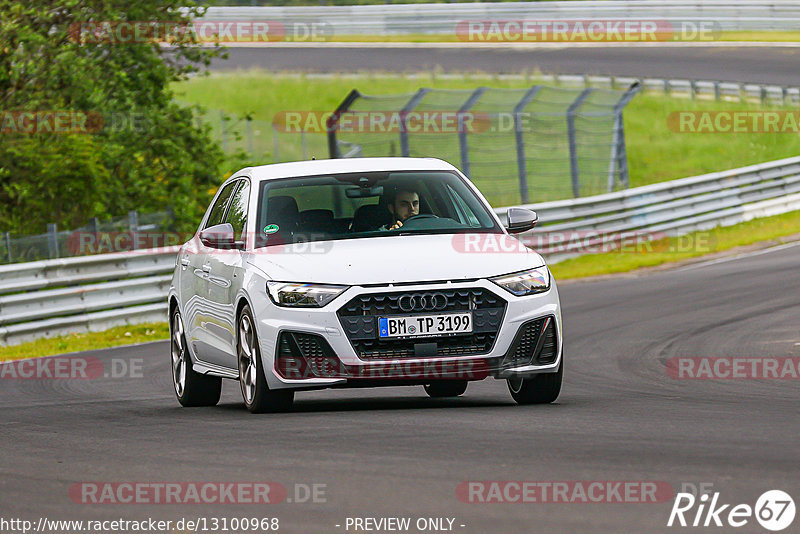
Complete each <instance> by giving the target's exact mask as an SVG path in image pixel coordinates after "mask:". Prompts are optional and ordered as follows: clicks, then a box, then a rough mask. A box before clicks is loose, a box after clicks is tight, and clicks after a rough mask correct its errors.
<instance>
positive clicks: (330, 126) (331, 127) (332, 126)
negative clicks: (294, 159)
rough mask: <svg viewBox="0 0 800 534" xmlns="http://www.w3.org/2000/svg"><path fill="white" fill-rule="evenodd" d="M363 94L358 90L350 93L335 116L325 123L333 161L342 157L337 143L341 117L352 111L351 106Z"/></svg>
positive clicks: (329, 152) (329, 153)
mask: <svg viewBox="0 0 800 534" xmlns="http://www.w3.org/2000/svg"><path fill="white" fill-rule="evenodd" d="M360 96H361V93H359V92H358V90H357V89H353V90H352V91H350V92H349V93H348V94H347V96H346V97H344V100H343V101H342V103H341V104H339V107H338V108H336V111H334V112H333V115H331V116H330V117H328V120H327V121H325V129H326V130H327V132H328V155H329V156H330V158H331V159H336V158H339V157H341V154H340V153H339V143H338V142H337V141H336V130H338V129H339V116H340V115H341V114H342V113H344V112H346V111H347V110H348V109H350V106H352V105H353V102H355V101H356V100H357V99H358V98H359V97H360Z"/></svg>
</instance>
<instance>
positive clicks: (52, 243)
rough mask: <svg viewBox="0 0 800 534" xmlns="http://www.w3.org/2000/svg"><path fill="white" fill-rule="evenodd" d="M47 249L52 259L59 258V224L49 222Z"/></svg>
mask: <svg viewBox="0 0 800 534" xmlns="http://www.w3.org/2000/svg"><path fill="white" fill-rule="evenodd" d="M47 250H48V254H49V256H50V259H51V260H52V259H53V258H58V257H59V256H58V225H57V224H56V223H47Z"/></svg>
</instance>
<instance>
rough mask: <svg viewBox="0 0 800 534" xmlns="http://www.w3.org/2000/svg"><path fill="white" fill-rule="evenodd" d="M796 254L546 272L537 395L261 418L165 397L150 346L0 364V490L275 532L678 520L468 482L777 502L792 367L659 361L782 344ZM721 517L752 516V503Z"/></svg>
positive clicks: (488, 395) (469, 529) (32, 501)
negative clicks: (559, 338)
mask: <svg viewBox="0 0 800 534" xmlns="http://www.w3.org/2000/svg"><path fill="white" fill-rule="evenodd" d="M798 264H800V246H790V247H783V248H780V249H777V250H770V251H768V252H766V253H759V254H756V255H750V256H745V257H740V258H734V259H728V260H725V261H722V262H717V263H713V264H701V265H698V266H693V267H690V268H683V269H680V270H672V271H662V272H657V273H651V274H647V275H641V276H637V277H634V276H628V277H617V278H613V279H606V280H596V281H591V282H580V283H573V284H564V285H562V287H561V298H562V303H563V308H564V322H565V340H566V362H567V364H566V365H567V366H566V374H565V386H564V389H563V390H562V395H561V397H560V399H559V401H558V402H557V403H556V404H554V405H549V406H533V407H520V406H516V405H515V404H514V403H513V402H512V400H511V397H510V396H509V394H508V392H507V391H506V386H505V383H503V382H499V381H495V380H491V379H489V380H485V381H483V382H478V383H473V384H472V385H470V387H469V389H468V390H467V393H466V395H465V396H464V397H462V398H458V399H451V400H434V399H428V398H427V397H426V396H425V394H424V392H423V390H422V388H421V387H415V388H405V389H402V388H391V389H366V390H340V391H322V392H310V393H299V394H297V396H296V404H295V410H294V412H292V413H286V414H272V415H262V416H255V415H251V414H249V413H248V412H247V411H246V410H245V409H244V406H243V404H242V401H241V397H240V393H239V391H238V385H237V384H236V383H235V382H226V383H225V387H224V392H223V399H222V401H221V403H220V405H219V406H218V407H215V408H199V409H182V408H180V407H179V405H178V403H177V401H176V400H175V398H174V394H173V392H172V385H171V382H170V365H169V356H168V351H167V349H168V346H167V343H166V342H159V343H154V344H148V345H140V346H136V347H127V348H118V349H112V350H106V351H99V352H94V353H91V354H89V355H90V356H95V357H97V358H100V359H101V360H103V362H104V363H105V364H106V369H108V368H109V367H110V366H109V365H108V364H109V363H110V362H111V360H112V359H118V360H119V359H122V360H125V361H128V362H131V361H136V360H137V359H141V360H142V362H141V363H142V372H141V374H140V375H141V376H139V377H136V376H134V377H130V376H129V377H127V378H118V379H113V378H99V379H96V380H14V379H4V380H0V413H2V417H1V418H0V435H2V443H3V444H4V447H3V449H4V450H3V454H2V461H0V466H1V467H0V472H1V473H2V476H1V477H0V488H2V489H1V490H0V492H1V493H2V496H3V501H4V502H6V503H7V505H8V503H13V504H12V506H13V509H14V512H15V514H16V515H18V516H19V517H22V518H27V519H32V520H34V521H35V520H36V518H39V517H42V516H44V517H47V518H50V519H81V518H83V519H101V520H102V519H116V518H120V517H122V518H126V519H137V520H141V519H146V518H147V517H153V518H158V519H179V518H181V517H189V518H195V517H197V516H201V517H214V516H216V517H228V518H230V517H278V518H279V519H280V527H281V528H280V531H281V532H292V533H316V532H319V533H335V532H346V530H345V529H344V525H345V523H344V522H345V520H346V518H347V517H365V516H368V517H382V516H407V517H411V518H414V519H415V518H418V517H450V518H455V522H454V531H456V532H464V533H470V534H471V533H489V532H492V533H501V534H512V533H521V532H558V533H572V532H603V533H605V532H608V533H620V532H648V533H649V532H666V531H669V532H681V531H684V530H686V529H680V528H675V527H673V528H671V529H669V528H667V527H666V522H667V519H668V516H669V512H670V509H671V506H672V501H671V500H669V501H666V502H661V503H656V504H639V503H636V504H630V503H622V504H620V503H615V504H604V503H601V504H586V503H557V504H540V503H524V504H520V503H517V504H469V503H464V502H461V501H460V500H459V499H458V498H457V496H456V488H457V486H458V485H459V483H461V482H462V481H470V480H484V481H500V480H526V481H569V480H580V481H592V480H600V481H641V480H647V481H665V482H668V483H669V484H670V485H671V486H672V487H673V488H674V489H675V491H679V490H680V488H681V484H683V483H693V484H699V483H712V484H713V491H719V492H720V494H721V495H720V500H721V502H724V503H732V504H738V503H748V504H750V505H751V506H752V505H754V504H755V501H756V498H757V497H758V496H759V495H760V494H761V493H762V492H764V491H766V490H770V489H774V488H778V489H783V490H785V491H787V492H788V493H789V494H790V495H793V496H794V498H795V499H797V497H798V496H799V495H800V492H798V489H800V488H799V487H798V476H797V475H798V467H797V466H798V464H797V454H798V451H799V450H800V433H798V431H797V422H798V416H799V415H800V409H798V392H800V382H798V381H797V380H678V379H674V378H671V377H670V376H668V374H667V371H666V367H665V364H666V361H667V360H668V359H669V358H672V357H677V356H746V357H756V358H759V357H768V356H769V357H783V356H795V357H797V356H800V319H798V317H799V316H800V315H799V314H798V310H799V309H800V296H799V295H798V291H797V288H798V287H800V269H799V268H798ZM85 481H111V482H126V481H127V482H154V481H162V482H163V481H167V482H176V481H275V482H279V483H281V484H283V485H284V486H286V487H287V488H289V491H290V493H289V497H290V498H292V493H293V489H292V488H294V484H308V485H310V484H315V483H316V484H325V485H326V488H325V490H326V494H325V500H326V502H318V503H316V504H309V503H295V502H292V503H281V504H274V505H259V506H255V505H243V504H237V505H230V504H228V505H195V504H189V505H169V504H162V505H149V504H138V505H124V504H78V503H75V502H73V501H72V500H71V499H70V496H69V493H68V492H69V489H70V487H71V486H72V485H73V484H75V483H79V482H85ZM796 524H797V520H795V525H794V526H795V528H796ZM336 525H341V526H340V527H338V528H337V527H336ZM460 525H464V527H461V526H460ZM705 530H708V529H705ZM731 530H732V529H730V528H711V531H715V532H730V531H731ZM352 531H353V530H350V532H352ZM692 531H697V529H692ZM737 531H738V532H765V530H764V529H762V528H760V527H759V526H758V524H756V523H755V521H754V520H753V519H751V520H750V522H749V523H748V524H747V525H746V526H745V527H743V528H740V529H737ZM790 531H796V530H792V529H789V530H787V531H786V532H790ZM411 532H416V531H415V530H411Z"/></svg>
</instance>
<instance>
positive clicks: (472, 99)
mask: <svg viewBox="0 0 800 534" xmlns="http://www.w3.org/2000/svg"><path fill="white" fill-rule="evenodd" d="M486 89H487V88H486V87H478V88H477V89H475V90H474V91H473V92H472V94H471V95H469V98H467V101H466V102H464V104H463V105H462V106H461V107H460V108H459V110H458V148H459V151H460V152H461V172H463V173H464V174H465V175H466V176H467V177H469V176H470V173H469V146H468V145H467V131H466V127H465V125H464V114H466V113H467V112H468V111H469V110H470V109H471V108H472V106H474V105H475V104H476V103H477V102H478V100H480V98H481V96H482V95H483V93H485V92H486Z"/></svg>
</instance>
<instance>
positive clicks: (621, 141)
mask: <svg viewBox="0 0 800 534" xmlns="http://www.w3.org/2000/svg"><path fill="white" fill-rule="evenodd" d="M640 88H641V85H640V84H639V82H633V83H632V84H631V85H630V87H628V89H627V90H626V91H625V93H623V95H622V96H621V97H620V99H619V100H618V101H617V103H616V104H615V105H614V133H613V137H612V139H611V161H609V164H608V192H609V193H611V192H612V191H613V190H614V175H615V173H616V171H617V170H619V181H620V183H621V184H622V185H623V186H624V187H626V188H627V187H628V185H629V180H628V154H627V150H626V148H625V123H624V121H623V117H622V110H623V109H624V108H625V106H627V105H628V102H630V101H631V99H632V98H633V97H634V96H635V95H636V93H637V92H639V89H640Z"/></svg>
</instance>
